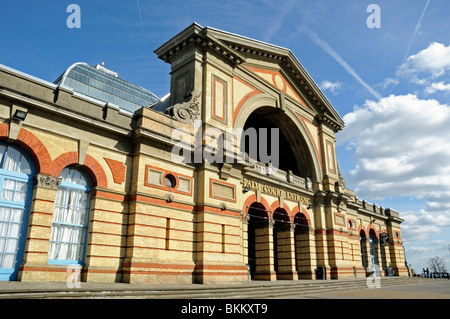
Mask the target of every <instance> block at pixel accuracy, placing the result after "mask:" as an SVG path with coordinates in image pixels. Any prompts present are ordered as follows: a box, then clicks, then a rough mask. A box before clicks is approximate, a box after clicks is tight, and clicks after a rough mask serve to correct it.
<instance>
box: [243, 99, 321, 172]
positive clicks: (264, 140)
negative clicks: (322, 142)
mask: <svg viewBox="0 0 450 319" xmlns="http://www.w3.org/2000/svg"><path fill="white" fill-rule="evenodd" d="M250 109H251V112H250V113H248V115H242V116H246V117H245V120H243V119H241V120H240V121H239V123H242V125H243V126H242V127H243V129H244V130H243V135H242V136H241V145H240V148H241V152H245V153H247V154H248V156H249V158H251V159H252V160H255V161H258V162H260V163H262V164H268V163H269V162H271V163H272V166H275V167H276V168H278V169H280V170H283V171H285V172H288V171H291V172H292V173H293V174H294V175H297V176H300V177H308V178H310V179H311V180H320V179H321V178H320V174H321V173H320V168H319V161H318V159H317V157H314V156H313V154H315V152H314V151H312V150H313V149H314V146H313V145H312V143H311V141H310V143H309V144H308V141H307V140H308V138H307V135H308V133H306V132H305V130H304V128H303V127H302V126H301V124H299V123H296V122H295V121H297V122H298V121H299V120H298V119H296V120H295V121H294V120H293V118H291V116H290V115H288V113H287V112H283V111H281V110H280V109H279V108H274V107H272V106H260V107H256V108H255V107H254V106H253V107H251V108H250ZM294 119H295V117H294ZM238 125H239V124H238ZM301 129H302V130H301ZM275 133H276V134H275ZM255 135H256V138H255ZM255 139H256V140H255Z"/></svg>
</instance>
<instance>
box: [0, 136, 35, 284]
mask: <svg viewBox="0 0 450 319" xmlns="http://www.w3.org/2000/svg"><path fill="white" fill-rule="evenodd" d="M32 176H33V171H32V167H31V166H30V162H29V160H28V158H27V156H26V155H25V154H24V153H22V152H21V151H19V150H18V149H16V148H15V147H13V146H9V145H5V144H0V280H15V277H16V275H17V270H18V266H19V265H20V263H21V261H22V252H23V247H22V246H23V238H24V237H25V232H26V227H24V226H23V225H22V224H23V221H27V218H26V216H28V209H29V202H30V197H31V196H30V195H31V191H30V189H31V187H32V183H31V178H32Z"/></svg>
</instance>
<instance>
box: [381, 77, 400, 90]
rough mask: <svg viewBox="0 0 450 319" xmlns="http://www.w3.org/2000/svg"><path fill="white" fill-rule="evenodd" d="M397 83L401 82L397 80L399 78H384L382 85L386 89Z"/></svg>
mask: <svg viewBox="0 0 450 319" xmlns="http://www.w3.org/2000/svg"><path fill="white" fill-rule="evenodd" d="M397 84H399V80H397V79H393V78H385V79H384V80H383V83H381V87H382V88H383V89H386V88H387V87H389V86H391V85H392V86H395V85H397Z"/></svg>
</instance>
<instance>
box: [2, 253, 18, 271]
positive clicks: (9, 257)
mask: <svg viewBox="0 0 450 319" xmlns="http://www.w3.org/2000/svg"><path fill="white" fill-rule="evenodd" d="M15 259H16V255H13V254H5V255H3V262H2V265H1V267H0V268H3V269H11V268H14V261H15Z"/></svg>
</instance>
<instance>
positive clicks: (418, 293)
mask: <svg viewBox="0 0 450 319" xmlns="http://www.w3.org/2000/svg"><path fill="white" fill-rule="evenodd" d="M301 298H302V299H303V298H307V299H310V298H313V299H315V298H320V299H450V281H449V280H440V279H430V281H429V282H422V283H417V284H416V283H414V284H406V285H398V286H390V287H383V286H381V287H380V288H372V289H369V288H365V289H353V290H343V291H336V292H329V293H326V294H318V295H308V296H302V297H301Z"/></svg>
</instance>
